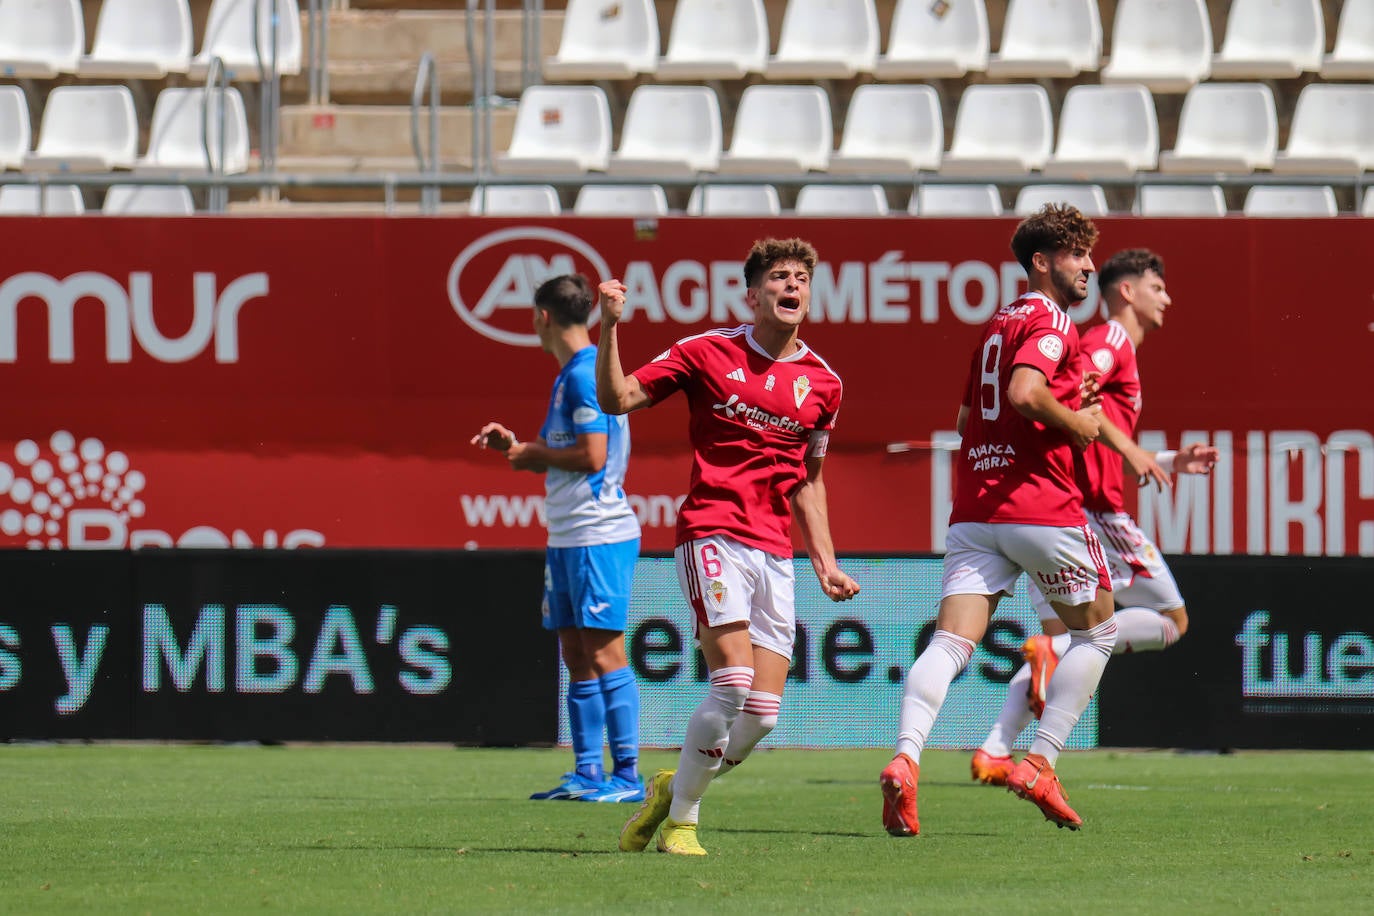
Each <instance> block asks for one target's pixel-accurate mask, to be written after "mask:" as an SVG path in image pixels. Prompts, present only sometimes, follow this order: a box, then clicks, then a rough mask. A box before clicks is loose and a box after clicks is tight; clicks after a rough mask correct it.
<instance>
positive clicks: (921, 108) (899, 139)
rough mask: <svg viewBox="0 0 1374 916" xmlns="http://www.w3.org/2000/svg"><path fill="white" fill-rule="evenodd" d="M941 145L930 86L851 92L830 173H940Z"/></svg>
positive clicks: (937, 105) (868, 88)
mask: <svg viewBox="0 0 1374 916" xmlns="http://www.w3.org/2000/svg"><path fill="white" fill-rule="evenodd" d="M944 145H945V127H944V120H943V118H942V116H941V114H940V96H939V94H938V93H936V91H935V89H934V88H932V87H930V86H919V85H904V84H889V85H883V84H877V83H870V84H868V85H866V86H860V87H859V88H858V89H855V90H854V95H853V96H852V97H851V98H850V100H849V111H848V113H847V114H846V115H845V119H844V133H843V134H841V135H840V147H839V149H838V150H836V151H835V154H834V155H833V156H831V157H830V166H829V168H830V171H831V172H843V173H848V174H853V173H858V172H915V171H918V170H920V169H938V168H939V167H940V154H941V152H942V151H943V149H944Z"/></svg>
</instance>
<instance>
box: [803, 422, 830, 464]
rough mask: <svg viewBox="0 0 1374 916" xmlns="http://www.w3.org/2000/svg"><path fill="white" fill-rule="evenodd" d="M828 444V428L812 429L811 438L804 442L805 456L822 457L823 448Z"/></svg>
mask: <svg viewBox="0 0 1374 916" xmlns="http://www.w3.org/2000/svg"><path fill="white" fill-rule="evenodd" d="M829 445H830V430H828V429H813V430H812V431H811V439H810V441H808V442H807V443H806V457H808V458H824V457H825V450H826V448H827V447H828V446H829Z"/></svg>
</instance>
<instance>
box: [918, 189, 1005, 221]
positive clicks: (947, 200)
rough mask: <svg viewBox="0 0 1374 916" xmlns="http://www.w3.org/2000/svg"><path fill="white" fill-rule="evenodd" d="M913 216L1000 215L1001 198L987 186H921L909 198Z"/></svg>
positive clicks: (994, 190)
mask: <svg viewBox="0 0 1374 916" xmlns="http://www.w3.org/2000/svg"><path fill="white" fill-rule="evenodd" d="M907 212H908V213H911V214H912V215H914V216H1001V215H1002V198H1001V196H1000V195H999V194H998V193H997V186H996V185H990V184H930V185H922V186H921V187H919V188H917V189H916V192H915V193H914V194H912V195H911V202H910V203H909V204H908V205H907Z"/></svg>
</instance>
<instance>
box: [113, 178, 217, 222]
mask: <svg viewBox="0 0 1374 916" xmlns="http://www.w3.org/2000/svg"><path fill="white" fill-rule="evenodd" d="M100 212H101V213H104V214H106V215H109V216H186V215H189V214H192V213H195V212H196V205H195V202H194V201H192V200H191V190H190V188H187V187H186V186H185V185H180V184H175V185H170V184H169V185H163V184H112V185H110V187H109V190H108V191H106V193H105V203H104V204H103V205H102V206H101V207H100Z"/></svg>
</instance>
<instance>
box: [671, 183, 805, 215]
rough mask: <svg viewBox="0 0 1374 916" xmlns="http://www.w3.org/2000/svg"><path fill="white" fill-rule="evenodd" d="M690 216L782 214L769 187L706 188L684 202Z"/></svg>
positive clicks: (751, 185)
mask: <svg viewBox="0 0 1374 916" xmlns="http://www.w3.org/2000/svg"><path fill="white" fill-rule="evenodd" d="M687 213H688V214H690V215H692V216H777V215H778V214H780V213H782V204H781V202H780V201H779V200H778V189H777V188H775V187H773V186H772V185H771V184H706V185H697V186H696V187H695V188H693V189H692V196H691V197H690V198H688V200H687Z"/></svg>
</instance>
